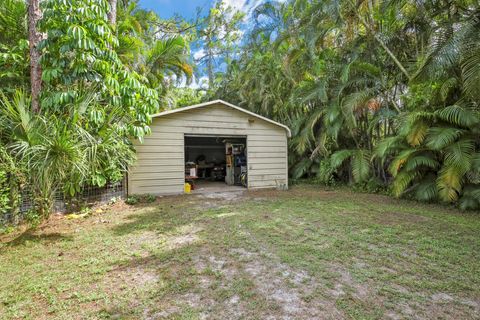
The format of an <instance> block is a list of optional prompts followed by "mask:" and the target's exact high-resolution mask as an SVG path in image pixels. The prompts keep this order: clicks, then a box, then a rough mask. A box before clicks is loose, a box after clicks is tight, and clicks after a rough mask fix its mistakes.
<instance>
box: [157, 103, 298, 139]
mask: <svg viewBox="0 0 480 320" xmlns="http://www.w3.org/2000/svg"><path fill="white" fill-rule="evenodd" d="M216 104H222V105H224V106H226V107H230V108H233V109H236V110H238V111H241V112H243V113H246V114H248V115H250V116H253V117H256V118H259V119H262V120H264V121H267V122H270V123H271V124H274V125H276V126H279V127H282V128H283V129H285V130H286V131H287V136H288V137H291V136H292V133H291V131H290V128H289V127H287V126H286V125H284V124H281V123H279V122H276V121H273V120H272V119H268V118H265V117H263V116H261V115H259V114H256V113H254V112H251V111H248V110H245V109H243V108H240V107H238V106H236V105H233V104H231V103H228V102H226V101H223V100H213V101H209V102H204V103H200V104H195V105H193V106H188V107H183V108H178V109H173V110H167V111H163V112H160V113H157V114H154V115H153V116H152V118H158V117H162V116H166V115H168V114H172V113H177V112H182V111H188V110H192V109H197V108H203V107H208V106H212V105H216Z"/></svg>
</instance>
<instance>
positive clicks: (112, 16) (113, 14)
mask: <svg viewBox="0 0 480 320" xmlns="http://www.w3.org/2000/svg"><path fill="white" fill-rule="evenodd" d="M108 2H109V3H110V11H108V13H107V16H108V22H109V23H110V24H111V25H112V26H115V25H116V24H117V0H108Z"/></svg>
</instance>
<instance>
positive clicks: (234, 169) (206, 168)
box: [185, 135, 248, 192]
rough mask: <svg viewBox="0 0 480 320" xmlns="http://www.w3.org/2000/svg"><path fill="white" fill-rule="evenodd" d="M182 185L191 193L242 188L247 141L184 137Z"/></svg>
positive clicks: (244, 181) (245, 165) (237, 138)
mask: <svg viewBox="0 0 480 320" xmlns="http://www.w3.org/2000/svg"><path fill="white" fill-rule="evenodd" d="M185 182H186V183H188V184H190V186H191V188H192V192H202V191H227V190H236V189H242V188H246V187H247V186H248V173H247V139H246V138H245V137H236V136H230V137H227V136H189V135H185Z"/></svg>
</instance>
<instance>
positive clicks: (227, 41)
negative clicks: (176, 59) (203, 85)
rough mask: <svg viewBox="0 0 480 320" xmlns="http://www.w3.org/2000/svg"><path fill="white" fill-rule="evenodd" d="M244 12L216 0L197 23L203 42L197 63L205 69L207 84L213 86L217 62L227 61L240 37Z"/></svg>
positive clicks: (199, 36) (232, 54)
mask: <svg viewBox="0 0 480 320" xmlns="http://www.w3.org/2000/svg"><path fill="white" fill-rule="evenodd" d="M244 16H245V15H244V13H242V12H239V11H236V10H235V9H234V8H232V7H231V6H228V5H226V4H225V3H224V2H223V1H218V2H217V3H216V4H215V6H214V7H213V8H211V9H210V11H209V13H208V15H207V16H206V17H205V18H204V19H203V21H202V22H201V23H200V24H199V25H198V38H199V39H200V40H201V42H202V44H203V48H204V49H203V50H202V54H201V55H200V56H199V57H197V58H196V62H197V63H198V64H203V65H205V67H206V69H207V75H208V82H209V86H211V87H213V84H214V80H215V67H216V65H217V63H219V62H220V63H223V62H227V63H229V62H230V60H231V58H232V56H234V54H235V52H234V50H235V49H236V48H237V49H238V46H237V45H236V42H237V41H238V40H239V39H240V24H241V22H242V19H243V17H244Z"/></svg>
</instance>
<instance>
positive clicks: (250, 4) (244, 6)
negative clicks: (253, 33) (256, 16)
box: [221, 0, 263, 19]
mask: <svg viewBox="0 0 480 320" xmlns="http://www.w3.org/2000/svg"><path fill="white" fill-rule="evenodd" d="M221 1H222V2H223V3H224V4H225V5H226V6H230V7H232V8H233V9H235V10H238V11H242V12H244V13H245V18H246V19H248V18H249V17H250V15H251V13H252V11H253V9H255V7H257V6H258V5H259V4H260V3H262V2H263V1H262V0H221Z"/></svg>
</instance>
